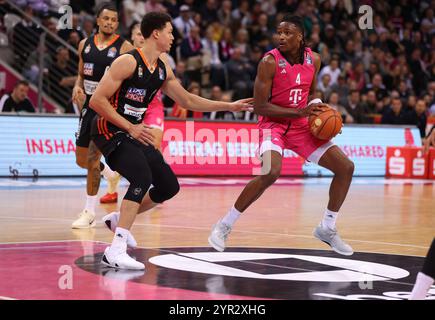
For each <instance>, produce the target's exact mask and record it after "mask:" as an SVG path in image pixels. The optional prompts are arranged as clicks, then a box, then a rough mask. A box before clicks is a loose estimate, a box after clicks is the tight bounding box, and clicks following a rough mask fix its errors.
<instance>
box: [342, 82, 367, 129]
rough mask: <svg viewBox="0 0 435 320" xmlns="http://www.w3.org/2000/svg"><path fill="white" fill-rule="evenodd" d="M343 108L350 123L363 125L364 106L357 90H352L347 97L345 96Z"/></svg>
mask: <svg viewBox="0 0 435 320" xmlns="http://www.w3.org/2000/svg"><path fill="white" fill-rule="evenodd" d="M344 108H345V109H346V111H347V113H348V115H349V118H351V120H352V121H351V122H353V123H364V122H365V113H366V112H365V110H364V105H363V103H362V102H361V95H360V91H359V90H355V89H354V90H352V91H351V92H350V95H349V96H346V101H345V102H344Z"/></svg>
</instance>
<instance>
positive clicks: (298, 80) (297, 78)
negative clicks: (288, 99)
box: [296, 73, 301, 84]
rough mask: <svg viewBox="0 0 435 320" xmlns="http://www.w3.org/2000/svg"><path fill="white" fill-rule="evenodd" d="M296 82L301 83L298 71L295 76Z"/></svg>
mask: <svg viewBox="0 0 435 320" xmlns="http://www.w3.org/2000/svg"><path fill="white" fill-rule="evenodd" d="M296 83H297V84H301V74H300V73H298V75H297V77H296Z"/></svg>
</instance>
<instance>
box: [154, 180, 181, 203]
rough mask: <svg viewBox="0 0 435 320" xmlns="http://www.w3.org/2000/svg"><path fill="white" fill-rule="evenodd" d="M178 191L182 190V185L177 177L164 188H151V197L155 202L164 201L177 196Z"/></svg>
mask: <svg viewBox="0 0 435 320" xmlns="http://www.w3.org/2000/svg"><path fill="white" fill-rule="evenodd" d="M178 191H180V185H179V183H178V180H177V179H175V180H174V181H172V182H171V183H168V184H166V185H165V187H164V188H156V187H153V188H151V189H150V199H151V200H152V201H153V202H155V203H162V202H165V201H166V200H169V199H171V198H173V197H175V195H176V194H177V193H178Z"/></svg>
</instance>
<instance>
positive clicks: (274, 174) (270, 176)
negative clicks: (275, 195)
mask: <svg viewBox="0 0 435 320" xmlns="http://www.w3.org/2000/svg"><path fill="white" fill-rule="evenodd" d="M280 175H281V168H274V167H272V168H270V170H269V172H268V173H267V174H265V175H263V176H261V177H262V180H263V182H264V183H265V184H266V185H271V184H273V183H274V182H275V181H276V180H277V179H278V178H279V176H280Z"/></svg>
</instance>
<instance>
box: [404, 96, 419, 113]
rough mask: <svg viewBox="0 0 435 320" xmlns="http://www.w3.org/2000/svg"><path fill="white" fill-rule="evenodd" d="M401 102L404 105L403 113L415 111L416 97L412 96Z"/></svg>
mask: <svg viewBox="0 0 435 320" xmlns="http://www.w3.org/2000/svg"><path fill="white" fill-rule="evenodd" d="M402 102H404V104H405V105H406V108H405V111H406V112H411V111H414V110H415V106H416V104H417V97H416V96H415V95H413V94H412V95H410V96H409V97H408V99H407V100H403V99H402Z"/></svg>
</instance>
